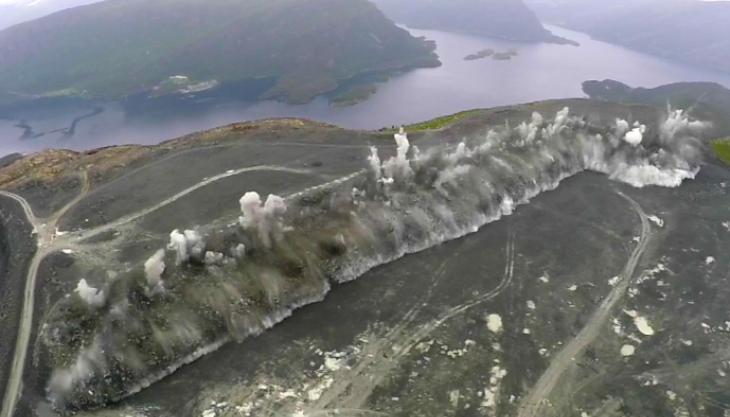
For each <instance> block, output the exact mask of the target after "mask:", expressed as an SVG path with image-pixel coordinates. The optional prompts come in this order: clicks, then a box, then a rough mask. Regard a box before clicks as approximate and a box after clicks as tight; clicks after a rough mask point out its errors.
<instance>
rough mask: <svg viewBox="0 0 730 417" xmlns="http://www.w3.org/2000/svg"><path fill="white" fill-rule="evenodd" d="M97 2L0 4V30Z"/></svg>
mask: <svg viewBox="0 0 730 417" xmlns="http://www.w3.org/2000/svg"><path fill="white" fill-rule="evenodd" d="M96 1H98V0H16V1H10V2H9V3H8V2H7V1H6V2H5V3H3V2H0V30H2V29H5V28H7V27H10V26H12V25H17V24H18V23H21V22H27V21H29V20H33V19H38V18H39V17H42V16H45V15H48V14H51V13H54V12H57V11H59V10H63V9H68V8H70V7H76V6H81V5H84V4H89V3H94V2H96Z"/></svg>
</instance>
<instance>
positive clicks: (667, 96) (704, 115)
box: [583, 80, 730, 136]
mask: <svg viewBox="0 0 730 417" xmlns="http://www.w3.org/2000/svg"><path fill="white" fill-rule="evenodd" d="M583 91H584V92H585V93H586V94H587V95H588V96H589V97H590V98H592V99H598V100H605V101H612V102H616V103H624V104H628V103H630V104H648V105H652V106H671V107H673V108H678V109H685V110H691V111H692V113H693V114H695V115H696V116H697V117H699V118H701V119H706V120H713V124H714V129H713V130H714V132H713V133H714V134H715V135H716V136H728V135H730V121H728V120H727V114H729V113H730V90H728V89H727V88H725V87H723V86H721V85H719V84H716V83H709V82H683V83H674V84H667V85H663V86H659V87H656V88H641V87H637V88H632V87H630V86H628V85H626V84H624V83H621V82H619V81H615V80H603V81H596V80H592V81H586V82H584V83H583Z"/></svg>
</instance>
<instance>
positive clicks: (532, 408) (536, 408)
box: [517, 191, 651, 417]
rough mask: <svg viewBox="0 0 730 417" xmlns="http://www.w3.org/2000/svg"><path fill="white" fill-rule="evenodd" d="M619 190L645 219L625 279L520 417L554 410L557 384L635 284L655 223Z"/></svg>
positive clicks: (564, 353) (535, 389)
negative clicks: (651, 222)
mask: <svg viewBox="0 0 730 417" xmlns="http://www.w3.org/2000/svg"><path fill="white" fill-rule="evenodd" d="M617 193H618V195H620V196H621V197H623V198H624V199H626V201H628V202H629V204H630V205H631V208H632V209H633V210H634V211H635V212H636V214H637V215H638V216H639V218H640V219H641V237H640V239H639V243H638V245H637V246H636V248H635V249H634V251H633V252H632V253H631V256H630V257H629V259H628V262H626V266H625V267H624V270H623V272H622V274H621V281H619V282H618V283H617V284H616V285H615V286H614V287H613V289H612V290H611V292H610V293H609V294H608V296H607V297H606V298H605V299H604V300H603V302H602V303H601V304H600V305H599V306H598V309H597V310H596V311H594V312H593V314H592V315H591V317H590V318H589V319H588V322H587V323H586V325H585V326H584V327H583V329H581V331H580V332H579V333H578V334H577V335H576V336H575V337H574V338H573V339H572V340H571V341H570V342H569V343H567V344H566V345H565V346H564V347H563V349H562V350H561V351H560V352H558V353H557V354H556V355H555V357H554V358H553V360H552V361H551V362H550V366H548V368H547V369H546V370H545V372H544V373H543V374H542V376H540V379H538V381H537V383H536V384H535V386H534V387H532V390H530V392H529V393H528V394H527V396H525V397H524V399H523V401H522V403H521V404H520V407H519V411H518V414H517V415H518V417H546V416H548V415H551V414H552V413H551V412H550V411H549V410H548V408H549V407H551V406H552V404H551V402H550V395H551V393H552V392H553V390H554V389H555V386H556V385H557V384H558V382H559V381H560V378H561V377H562V376H563V374H564V373H565V371H566V370H567V369H568V368H569V367H571V366H573V365H574V364H575V362H574V361H575V359H576V358H578V357H579V356H580V355H581V354H582V353H583V351H584V350H585V349H586V348H587V347H588V346H590V345H591V344H592V343H593V342H594V341H595V340H596V338H597V337H598V335H599V334H600V331H601V329H602V328H603V327H604V325H605V323H606V322H607V320H608V319H609V318H610V316H611V313H612V312H613V309H614V307H615V306H616V304H617V303H618V302H619V301H621V299H622V298H623V296H624V295H625V294H626V290H627V289H628V287H629V285H630V284H631V280H632V278H633V276H634V273H635V272H636V267H637V265H638V264H639V260H640V259H641V256H642V255H643V254H644V251H645V250H646V247H647V245H648V243H649V241H650V238H651V225H650V223H649V218H648V216H647V215H646V213H645V212H644V210H643V209H642V208H641V206H640V205H639V204H638V203H637V202H636V201H634V200H633V199H632V198H631V197H629V196H627V195H625V194H623V193H621V192H618V191H617Z"/></svg>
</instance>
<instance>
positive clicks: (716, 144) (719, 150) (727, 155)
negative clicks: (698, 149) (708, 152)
mask: <svg viewBox="0 0 730 417" xmlns="http://www.w3.org/2000/svg"><path fill="white" fill-rule="evenodd" d="M712 150H713V151H714V152H715V155H716V156H717V157H718V158H719V159H720V160H722V161H723V162H725V163H726V164H728V165H730V138H725V139H717V140H714V141H712Z"/></svg>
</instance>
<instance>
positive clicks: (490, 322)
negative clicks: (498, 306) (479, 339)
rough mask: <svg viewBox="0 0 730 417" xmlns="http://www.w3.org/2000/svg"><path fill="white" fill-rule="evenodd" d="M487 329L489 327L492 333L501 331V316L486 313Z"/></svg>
mask: <svg viewBox="0 0 730 417" xmlns="http://www.w3.org/2000/svg"><path fill="white" fill-rule="evenodd" d="M487 329H489V331H491V332H492V333H500V332H502V317H501V316H500V315H499V314H490V315H488V316H487Z"/></svg>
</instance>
